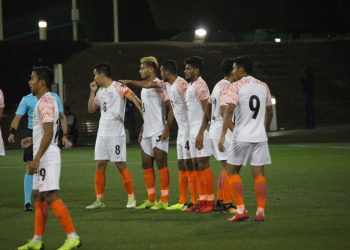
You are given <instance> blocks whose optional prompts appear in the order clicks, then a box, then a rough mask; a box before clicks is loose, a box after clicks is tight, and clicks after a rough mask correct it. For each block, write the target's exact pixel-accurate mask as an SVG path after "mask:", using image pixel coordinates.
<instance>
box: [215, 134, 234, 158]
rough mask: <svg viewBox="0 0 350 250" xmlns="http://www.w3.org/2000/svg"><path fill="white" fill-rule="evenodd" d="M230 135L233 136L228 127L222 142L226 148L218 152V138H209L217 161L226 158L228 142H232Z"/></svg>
mask: <svg viewBox="0 0 350 250" xmlns="http://www.w3.org/2000/svg"><path fill="white" fill-rule="evenodd" d="M232 136H233V134H232V131H231V130H229V129H228V130H227V133H226V136H225V144H224V146H225V148H226V151H225V152H220V150H219V148H218V144H219V140H220V138H215V139H214V138H213V139H210V145H211V151H212V153H213V156H214V157H215V159H216V160H217V161H226V160H227V149H228V148H229V147H230V144H231V143H232Z"/></svg>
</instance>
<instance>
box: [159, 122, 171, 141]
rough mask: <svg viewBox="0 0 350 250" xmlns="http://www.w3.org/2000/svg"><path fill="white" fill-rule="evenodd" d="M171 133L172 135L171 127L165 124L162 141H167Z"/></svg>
mask: <svg viewBox="0 0 350 250" xmlns="http://www.w3.org/2000/svg"><path fill="white" fill-rule="evenodd" d="M169 135H170V129H169V126H168V125H165V127H164V130H163V133H162V137H161V139H162V141H165V140H166V139H168V138H169Z"/></svg>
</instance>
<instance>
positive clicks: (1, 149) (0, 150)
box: [0, 127, 5, 156]
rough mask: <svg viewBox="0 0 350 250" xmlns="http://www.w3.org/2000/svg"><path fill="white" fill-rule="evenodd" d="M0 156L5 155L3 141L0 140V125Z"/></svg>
mask: <svg viewBox="0 0 350 250" xmlns="http://www.w3.org/2000/svg"><path fill="white" fill-rule="evenodd" d="M0 156H5V145H4V141H3V140H2V135H1V127H0Z"/></svg>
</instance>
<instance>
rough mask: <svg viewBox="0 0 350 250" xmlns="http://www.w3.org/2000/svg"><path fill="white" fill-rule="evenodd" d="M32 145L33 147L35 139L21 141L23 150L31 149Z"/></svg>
mask: <svg viewBox="0 0 350 250" xmlns="http://www.w3.org/2000/svg"><path fill="white" fill-rule="evenodd" d="M31 145H33V138H32V137H24V138H23V139H22V140H21V147H22V148H23V149H25V148H29V147H30V146H31Z"/></svg>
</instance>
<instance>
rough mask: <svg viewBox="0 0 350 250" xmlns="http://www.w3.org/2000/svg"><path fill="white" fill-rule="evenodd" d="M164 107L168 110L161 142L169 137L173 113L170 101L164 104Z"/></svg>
mask: <svg viewBox="0 0 350 250" xmlns="http://www.w3.org/2000/svg"><path fill="white" fill-rule="evenodd" d="M165 105H166V107H167V109H168V116H167V122H166V124H165V125H164V130H163V133H162V140H163V141H164V140H166V139H168V138H169V136H170V129H171V126H172V124H173V122H174V111H173V107H172V106H171V104H170V101H167V102H165Z"/></svg>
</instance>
